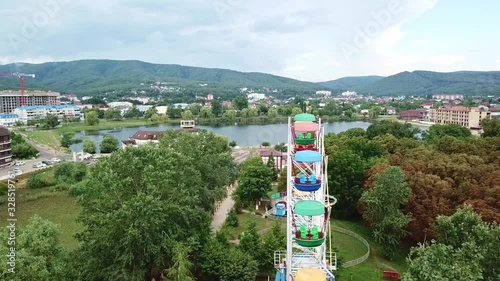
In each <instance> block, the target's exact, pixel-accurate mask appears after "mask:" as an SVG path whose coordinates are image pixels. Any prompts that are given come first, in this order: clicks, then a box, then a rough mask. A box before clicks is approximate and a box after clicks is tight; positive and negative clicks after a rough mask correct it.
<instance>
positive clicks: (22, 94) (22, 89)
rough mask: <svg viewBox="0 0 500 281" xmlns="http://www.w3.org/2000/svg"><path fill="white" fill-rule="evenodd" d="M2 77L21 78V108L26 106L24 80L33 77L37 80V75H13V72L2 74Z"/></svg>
mask: <svg viewBox="0 0 500 281" xmlns="http://www.w3.org/2000/svg"><path fill="white" fill-rule="evenodd" d="M0 76H17V77H19V84H20V87H21V106H24V105H25V102H24V78H23V77H32V78H35V74H26V73H17V72H16V73H11V72H0Z"/></svg>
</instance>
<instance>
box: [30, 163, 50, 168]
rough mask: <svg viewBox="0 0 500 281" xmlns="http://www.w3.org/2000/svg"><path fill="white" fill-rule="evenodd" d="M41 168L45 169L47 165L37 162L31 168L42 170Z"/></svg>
mask: <svg viewBox="0 0 500 281" xmlns="http://www.w3.org/2000/svg"><path fill="white" fill-rule="evenodd" d="M43 167H47V165H46V164H44V163H42V162H38V163H36V164H35V165H33V168H43Z"/></svg>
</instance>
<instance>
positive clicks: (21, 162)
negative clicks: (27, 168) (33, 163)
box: [15, 161, 26, 166]
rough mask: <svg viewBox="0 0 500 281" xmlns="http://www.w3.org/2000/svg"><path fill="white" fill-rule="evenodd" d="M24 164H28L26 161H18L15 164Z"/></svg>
mask: <svg viewBox="0 0 500 281" xmlns="http://www.w3.org/2000/svg"><path fill="white" fill-rule="evenodd" d="M24 164H26V163H25V162H23V161H17V162H16V164H15V165H16V166H22V165H24Z"/></svg>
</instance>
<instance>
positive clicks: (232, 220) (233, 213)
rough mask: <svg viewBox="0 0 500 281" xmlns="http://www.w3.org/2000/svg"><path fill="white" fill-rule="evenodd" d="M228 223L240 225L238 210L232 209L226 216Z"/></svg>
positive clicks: (229, 224)
mask: <svg viewBox="0 0 500 281" xmlns="http://www.w3.org/2000/svg"><path fill="white" fill-rule="evenodd" d="M226 224H227V225H228V226H230V227H238V224H239V223H238V216H237V215H236V211H235V210H234V209H231V210H230V211H229V214H228V216H227V218H226Z"/></svg>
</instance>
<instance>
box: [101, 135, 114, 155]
mask: <svg viewBox="0 0 500 281" xmlns="http://www.w3.org/2000/svg"><path fill="white" fill-rule="evenodd" d="M100 150H101V153H111V152H114V151H117V150H118V140H117V139H116V138H115V137H114V136H113V135H104V137H103V138H102V142H101V146H100Z"/></svg>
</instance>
